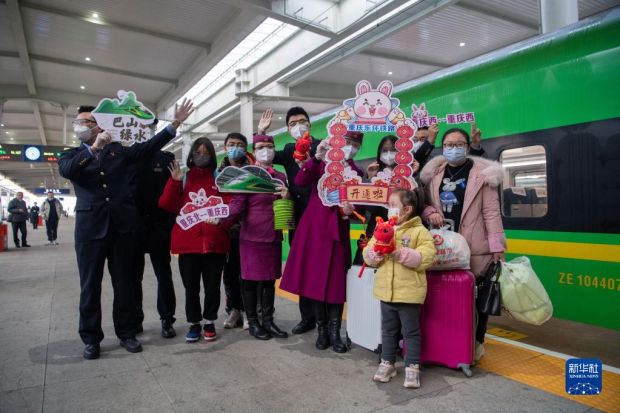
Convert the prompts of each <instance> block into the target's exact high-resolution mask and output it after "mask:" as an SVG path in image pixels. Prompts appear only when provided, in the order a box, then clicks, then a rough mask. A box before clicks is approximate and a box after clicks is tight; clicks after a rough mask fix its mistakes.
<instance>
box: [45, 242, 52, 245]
mask: <svg viewBox="0 0 620 413" xmlns="http://www.w3.org/2000/svg"><path fill="white" fill-rule="evenodd" d="M45 245H54V242H53V241H47V244H45Z"/></svg>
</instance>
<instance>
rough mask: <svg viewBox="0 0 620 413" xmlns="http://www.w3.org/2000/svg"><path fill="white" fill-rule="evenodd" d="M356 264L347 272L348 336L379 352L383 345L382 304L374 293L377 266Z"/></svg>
mask: <svg viewBox="0 0 620 413" xmlns="http://www.w3.org/2000/svg"><path fill="white" fill-rule="evenodd" d="M360 268H361V266H359V265H354V266H352V267H351V268H350V269H349V272H348V273H347V336H348V338H349V339H350V340H351V342H353V343H355V344H357V345H359V346H362V347H364V348H367V349H368V350H371V351H374V352H378V351H379V350H380V348H379V346H380V345H381V306H380V302H379V300H377V299H376V298H375V297H374V295H373V294H372V288H373V284H374V281H375V268H370V267H366V269H365V270H364V273H363V274H362V277H361V278H360V277H359V272H360Z"/></svg>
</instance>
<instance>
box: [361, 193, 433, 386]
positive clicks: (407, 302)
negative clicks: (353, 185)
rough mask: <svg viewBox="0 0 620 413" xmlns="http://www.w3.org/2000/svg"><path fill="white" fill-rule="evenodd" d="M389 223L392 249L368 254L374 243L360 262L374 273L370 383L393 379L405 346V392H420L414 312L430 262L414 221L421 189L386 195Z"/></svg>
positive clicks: (429, 245) (427, 243) (429, 246)
mask: <svg viewBox="0 0 620 413" xmlns="http://www.w3.org/2000/svg"><path fill="white" fill-rule="evenodd" d="M389 205H390V218H391V217H397V222H396V225H395V227H394V230H395V232H394V238H395V241H396V249H395V250H394V252H392V253H390V254H386V255H383V254H381V253H379V252H375V251H374V246H375V244H376V239H375V238H373V239H371V240H370V242H369V243H368V245H367V246H366V248H365V249H364V260H365V261H366V263H367V264H368V265H370V266H372V267H378V269H377V272H376V273H375V282H374V289H373V292H374V296H375V297H376V298H377V299H379V300H380V301H381V336H382V339H381V343H382V346H381V364H380V365H379V369H378V370H377V372H376V373H375V375H374V377H373V380H375V381H379V382H382V383H387V382H389V381H390V379H392V378H393V377H396V367H395V366H394V363H395V362H396V350H397V349H398V341H399V340H400V337H401V331H402V336H403V338H404V340H405V344H406V348H407V355H406V356H405V382H404V386H405V387H409V388H416V389H417V388H418V387H420V352H421V349H422V336H421V334H420V306H421V305H422V304H424V299H425V298H426V269H427V268H428V267H430V266H431V265H432V264H433V260H434V259H435V245H434V243H433V237H432V236H431V234H430V233H429V232H428V230H427V229H426V228H424V225H422V220H421V218H420V216H419V215H420V212H421V211H422V210H423V209H424V193H423V192H422V189H420V188H416V189H415V190H413V191H407V190H404V189H396V190H394V192H392V194H391V195H390V204H389Z"/></svg>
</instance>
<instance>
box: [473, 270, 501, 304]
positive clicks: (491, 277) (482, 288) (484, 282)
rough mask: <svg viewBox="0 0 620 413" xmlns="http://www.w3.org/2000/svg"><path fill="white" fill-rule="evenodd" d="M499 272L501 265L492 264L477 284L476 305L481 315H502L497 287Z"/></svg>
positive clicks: (498, 286)
mask: <svg viewBox="0 0 620 413" xmlns="http://www.w3.org/2000/svg"><path fill="white" fill-rule="evenodd" d="M501 272H502V264H501V263H500V262H495V263H494V262H492V263H491V264H490V265H489V268H487V271H486V273H485V274H484V276H483V277H481V278H480V279H479V280H478V282H477V284H478V285H477V288H478V295H477V298H476V305H477V307H478V311H480V312H481V313H482V314H487V315H501V314H502V291H501V290H500V285H499V276H500V275H501Z"/></svg>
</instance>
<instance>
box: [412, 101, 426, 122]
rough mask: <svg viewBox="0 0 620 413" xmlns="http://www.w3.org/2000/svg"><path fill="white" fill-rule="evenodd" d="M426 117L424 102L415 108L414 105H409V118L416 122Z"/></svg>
mask: <svg viewBox="0 0 620 413" xmlns="http://www.w3.org/2000/svg"><path fill="white" fill-rule="evenodd" d="M426 117H428V110H426V102H425V103H422V104H420V106H417V105H416V104H415V103H414V104H413V105H411V118H412V119H413V120H416V119H419V118H426Z"/></svg>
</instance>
